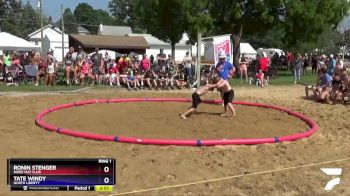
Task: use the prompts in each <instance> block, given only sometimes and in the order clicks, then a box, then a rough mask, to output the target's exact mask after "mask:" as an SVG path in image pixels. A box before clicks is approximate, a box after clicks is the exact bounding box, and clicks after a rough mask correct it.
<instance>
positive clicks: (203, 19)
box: [183, 0, 213, 45]
mask: <svg viewBox="0 0 350 196" xmlns="http://www.w3.org/2000/svg"><path fill="white" fill-rule="evenodd" d="M183 4H184V5H185V14H186V16H185V17H186V19H185V32H186V33H187V34H188V35H189V39H190V40H189V41H190V44H191V45H194V44H195V43H196V42H197V36H198V32H200V33H202V34H203V35H206V34H207V33H208V32H210V30H211V29H212V28H213V20H212V18H211V17H210V15H209V14H208V9H207V8H208V1H203V0H184V1H183Z"/></svg>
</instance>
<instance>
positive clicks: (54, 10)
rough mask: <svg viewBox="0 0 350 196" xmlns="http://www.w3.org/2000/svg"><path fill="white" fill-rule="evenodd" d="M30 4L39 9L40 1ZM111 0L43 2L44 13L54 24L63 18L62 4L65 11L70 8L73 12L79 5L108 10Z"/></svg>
mask: <svg viewBox="0 0 350 196" xmlns="http://www.w3.org/2000/svg"><path fill="white" fill-rule="evenodd" d="M28 1H29V2H30V4H31V5H32V6H33V7H34V8H37V6H38V3H37V2H38V1H39V0H28ZM22 2H23V3H26V2H27V0H22ZM108 2H109V0H42V3H43V13H44V15H46V16H48V17H49V16H51V17H52V20H53V22H56V21H57V20H59V19H60V18H61V4H63V9H66V8H68V7H69V8H70V9H71V10H72V12H73V11H74V9H75V7H76V6H77V5H78V4H79V3H88V4H89V5H91V6H92V7H93V8H94V9H103V10H106V9H107V8H108Z"/></svg>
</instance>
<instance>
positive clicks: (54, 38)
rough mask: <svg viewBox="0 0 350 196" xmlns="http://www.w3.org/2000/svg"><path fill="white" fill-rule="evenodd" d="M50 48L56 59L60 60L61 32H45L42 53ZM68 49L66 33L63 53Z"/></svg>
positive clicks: (45, 52)
mask: <svg viewBox="0 0 350 196" xmlns="http://www.w3.org/2000/svg"><path fill="white" fill-rule="evenodd" d="M50 49H52V50H53V55H54V57H55V58H56V60H57V61H62V34H47V35H46V36H45V38H44V41H43V53H44V54H47V52H48V51H49V50H50ZM68 50H69V42H68V35H67V34H64V55H65V54H66V53H67V52H68Z"/></svg>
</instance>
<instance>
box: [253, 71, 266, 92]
mask: <svg viewBox="0 0 350 196" xmlns="http://www.w3.org/2000/svg"><path fill="white" fill-rule="evenodd" d="M252 81H253V79H252V78H250V85H251V84H252ZM264 82H265V75H264V73H263V72H262V70H261V69H260V70H259V72H258V73H256V74H255V84H256V85H257V86H261V87H262V88H264V87H265V85H264Z"/></svg>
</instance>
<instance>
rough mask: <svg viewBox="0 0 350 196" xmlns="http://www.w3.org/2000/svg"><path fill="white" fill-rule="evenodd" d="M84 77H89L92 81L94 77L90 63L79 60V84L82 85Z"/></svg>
mask: <svg viewBox="0 0 350 196" xmlns="http://www.w3.org/2000/svg"><path fill="white" fill-rule="evenodd" d="M85 77H89V78H90V79H91V80H92V82H93V83H94V80H95V77H94V76H93V75H92V72H91V65H90V64H89V63H88V62H87V61H86V60H83V61H82V62H81V70H80V77H79V78H80V85H84V79H85Z"/></svg>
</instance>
